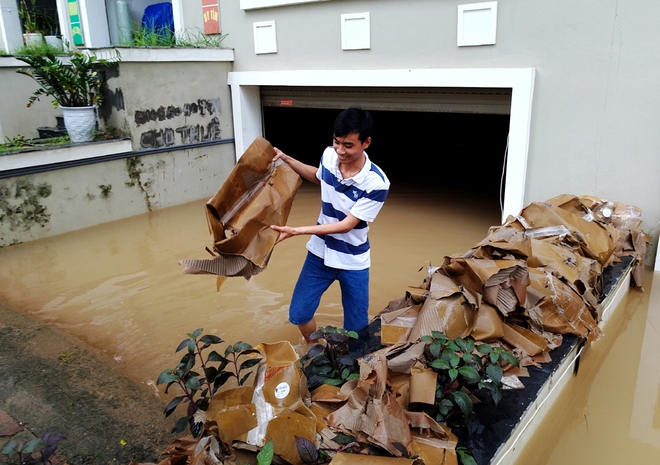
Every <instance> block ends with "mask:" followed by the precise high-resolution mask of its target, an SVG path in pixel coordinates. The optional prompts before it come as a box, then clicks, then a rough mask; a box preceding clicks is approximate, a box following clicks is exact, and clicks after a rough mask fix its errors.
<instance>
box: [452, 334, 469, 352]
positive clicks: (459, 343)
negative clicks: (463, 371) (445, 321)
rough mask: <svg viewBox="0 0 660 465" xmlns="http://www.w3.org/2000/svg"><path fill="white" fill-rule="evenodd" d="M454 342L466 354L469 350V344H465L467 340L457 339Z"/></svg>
mask: <svg viewBox="0 0 660 465" xmlns="http://www.w3.org/2000/svg"><path fill="white" fill-rule="evenodd" d="M454 342H456V345H457V346H458V347H459V348H460V349H461V350H462V351H463V352H465V351H466V350H467V344H466V342H465V339H463V338H460V337H457V338H456V339H454Z"/></svg>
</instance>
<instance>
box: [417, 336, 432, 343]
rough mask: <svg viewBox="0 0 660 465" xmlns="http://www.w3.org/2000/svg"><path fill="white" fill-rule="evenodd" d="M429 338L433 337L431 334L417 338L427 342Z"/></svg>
mask: <svg viewBox="0 0 660 465" xmlns="http://www.w3.org/2000/svg"><path fill="white" fill-rule="evenodd" d="M431 339H433V338H432V337H431V336H422V337H420V338H419V341H420V342H427V341H430V340H431Z"/></svg>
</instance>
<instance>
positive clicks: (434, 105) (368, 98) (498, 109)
mask: <svg viewBox="0 0 660 465" xmlns="http://www.w3.org/2000/svg"><path fill="white" fill-rule="evenodd" d="M261 99H262V104H263V106H267V107H293V108H329V109H344V108H348V107H350V106H359V107H361V108H363V109H365V110H372V111H374V110H384V111H416V112H436V113H479V114H493V115H508V114H510V112H511V89H490V88H464V87H462V88H448V87H442V88H384V87H293V86H291V87H269V86H263V87H261Z"/></svg>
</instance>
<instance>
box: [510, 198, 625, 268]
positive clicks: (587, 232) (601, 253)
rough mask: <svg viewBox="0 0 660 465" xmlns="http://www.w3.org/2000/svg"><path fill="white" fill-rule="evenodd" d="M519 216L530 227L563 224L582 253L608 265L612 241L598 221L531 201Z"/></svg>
mask: <svg viewBox="0 0 660 465" xmlns="http://www.w3.org/2000/svg"><path fill="white" fill-rule="evenodd" d="M520 217H522V218H523V219H524V221H525V222H526V223H527V225H529V226H530V227H531V228H541V227H547V226H564V227H566V228H567V229H568V230H569V231H570V232H571V235H572V236H573V238H574V239H575V240H576V241H577V242H578V244H579V246H580V248H581V250H582V252H583V254H584V255H585V256H587V257H591V258H594V259H596V260H598V262H599V263H600V264H601V265H602V266H603V267H605V266H608V265H609V264H610V263H611V260H612V254H613V252H614V242H613V241H612V238H611V237H610V236H609V234H608V233H607V231H606V230H605V229H604V228H603V227H601V226H600V225H599V224H598V223H596V222H593V221H587V220H585V219H583V218H582V217H580V216H578V215H575V214H573V213H571V212H570V211H568V210H564V209H562V208H561V207H558V206H554V205H552V204H549V203H540V202H533V203H531V204H529V205H528V206H527V207H525V208H524V209H523V210H522V212H521V213H520Z"/></svg>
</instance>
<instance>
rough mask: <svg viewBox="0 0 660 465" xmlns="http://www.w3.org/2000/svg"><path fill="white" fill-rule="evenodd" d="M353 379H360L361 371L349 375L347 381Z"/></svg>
mask: <svg viewBox="0 0 660 465" xmlns="http://www.w3.org/2000/svg"><path fill="white" fill-rule="evenodd" d="M352 379H360V373H351V374H350V375H348V378H346V381H350V380H352Z"/></svg>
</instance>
